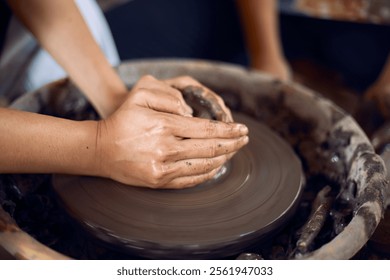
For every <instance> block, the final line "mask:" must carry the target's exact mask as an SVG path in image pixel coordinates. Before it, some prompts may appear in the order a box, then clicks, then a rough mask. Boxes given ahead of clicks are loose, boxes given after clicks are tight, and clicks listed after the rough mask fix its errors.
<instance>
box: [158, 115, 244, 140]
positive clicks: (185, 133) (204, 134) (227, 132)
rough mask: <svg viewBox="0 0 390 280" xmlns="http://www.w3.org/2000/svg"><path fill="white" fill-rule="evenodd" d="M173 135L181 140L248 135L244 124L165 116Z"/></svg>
mask: <svg viewBox="0 0 390 280" xmlns="http://www.w3.org/2000/svg"><path fill="white" fill-rule="evenodd" d="M166 117H167V120H166V121H167V125H169V127H170V129H171V132H172V134H173V135H175V136H177V137H182V138H198V139H206V138H237V137H241V136H245V135H247V134H248V128H247V127H246V126H245V125H244V124H239V123H226V122H220V121H214V120H208V119H201V118H186V117H181V116H166Z"/></svg>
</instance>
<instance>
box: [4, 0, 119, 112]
mask: <svg viewBox="0 0 390 280" xmlns="http://www.w3.org/2000/svg"><path fill="white" fill-rule="evenodd" d="M9 4H10V6H11V7H12V9H13V10H14V12H15V13H16V14H17V16H18V17H19V18H20V19H21V20H22V21H23V22H24V24H25V25H26V26H27V27H28V28H29V29H30V30H31V32H32V33H33V34H34V35H35V36H36V38H37V39H38V40H39V42H40V43H41V44H42V46H43V47H44V48H45V49H47V50H48V51H49V52H50V53H51V55H52V56H53V57H54V58H55V59H56V60H57V62H58V63H59V64H60V65H61V66H62V67H63V68H64V69H65V71H66V72H67V73H68V74H69V76H70V77H71V79H72V80H73V81H74V82H75V83H76V84H77V85H78V86H79V87H80V88H81V90H82V91H83V92H84V93H85V94H86V95H87V97H88V98H89V99H90V101H91V103H92V104H93V105H94V107H95V108H96V109H97V111H98V112H99V113H100V114H101V115H102V116H103V117H107V116H108V115H110V114H111V113H112V112H113V111H114V110H115V109H116V108H117V107H118V106H119V105H120V104H121V103H122V101H123V100H124V97H125V95H126V94H127V90H126V87H125V85H124V84H123V82H122V81H121V79H120V78H119V76H118V75H117V74H116V72H115V71H114V70H113V69H112V67H111V65H110V64H109V63H108V61H107V59H106V58H105V57H104V55H103V53H102V51H101V50H100V48H99V46H98V45H97V43H96V42H95V40H94V39H93V37H92V35H91V33H90V32H89V30H88V27H87V25H86V24H85V22H84V20H83V18H82V16H81V15H80V12H79V10H78V8H77V7H76V5H75V3H74V1H71V0H57V1H52V0H29V1H24V0H13V1H9ZM31 15H34V16H31Z"/></svg>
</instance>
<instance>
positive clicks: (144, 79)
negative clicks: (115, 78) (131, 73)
mask: <svg viewBox="0 0 390 280" xmlns="http://www.w3.org/2000/svg"><path fill="white" fill-rule="evenodd" d="M155 80H156V78H155V77H153V76H152V75H150V74H147V75H144V76H142V77H141V79H140V81H155Z"/></svg>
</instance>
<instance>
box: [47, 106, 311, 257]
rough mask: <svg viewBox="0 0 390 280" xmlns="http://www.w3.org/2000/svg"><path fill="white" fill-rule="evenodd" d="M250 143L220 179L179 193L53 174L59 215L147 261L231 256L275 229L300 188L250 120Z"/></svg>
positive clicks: (279, 145) (283, 155) (291, 166)
mask: <svg viewBox="0 0 390 280" xmlns="http://www.w3.org/2000/svg"><path fill="white" fill-rule="evenodd" d="M234 119H235V120H236V121H238V122H242V123H244V124H246V125H247V126H248V127H249V130H250V139H251V141H250V143H249V144H248V145H247V146H246V147H244V148H243V149H242V150H240V151H239V152H238V153H237V154H236V155H235V156H234V157H233V158H232V160H231V161H230V162H229V163H228V164H227V171H226V173H225V174H224V175H222V176H221V177H219V178H217V179H214V180H211V181H208V182H206V183H203V184H201V185H198V186H196V187H194V188H190V189H186V190H148V189H144V188H136V187H131V186H125V185H122V184H120V183H117V182H114V181H111V180H106V179H101V178H91V177H75V176H60V175H57V176H55V177H54V179H53V185H54V189H55V190H56V191H57V193H58V194H59V196H60V198H61V200H62V201H63V203H64V205H65V207H66V209H68V210H69V212H70V213H71V215H72V216H73V217H74V218H75V219H76V220H78V221H79V222H81V223H82V224H83V226H84V227H85V228H86V229H87V230H88V231H90V232H91V233H92V234H93V235H94V236H97V237H98V238H100V239H102V240H104V241H106V242H108V243H110V244H113V245H116V247H117V249H119V250H122V251H128V252H131V253H133V254H136V255H140V256H143V257H150V258H209V257H225V256H231V255H234V254H238V253H240V252H242V250H243V249H244V248H247V247H249V246H251V245H253V244H254V243H258V242H260V241H261V240H262V239H263V238H264V237H266V236H267V235H268V234H269V233H271V232H273V231H274V230H275V229H278V228H279V227H280V226H281V225H282V224H283V223H285V222H286V221H287V220H288V218H290V217H291V216H292V214H293V210H295V209H296V206H297V202H298V198H299V195H300V193H301V191H302V188H303V177H302V170H301V165H300V161H299V159H298V158H297V156H296V155H295V154H294V152H293V151H292V149H291V148H290V147H289V145H288V144H287V143H285V142H284V141H283V140H282V139H281V138H280V137H278V136H277V135H276V134H274V133H273V132H272V131H271V130H269V129H268V128H267V127H265V126H264V125H262V124H260V123H258V122H256V121H254V120H253V119H251V118H249V117H247V116H245V115H242V114H238V113H237V114H234Z"/></svg>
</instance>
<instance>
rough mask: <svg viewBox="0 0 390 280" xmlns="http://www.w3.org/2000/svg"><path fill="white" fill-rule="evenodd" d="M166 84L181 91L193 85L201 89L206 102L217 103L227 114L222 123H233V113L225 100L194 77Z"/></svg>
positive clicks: (180, 78) (179, 78) (184, 77)
mask: <svg viewBox="0 0 390 280" xmlns="http://www.w3.org/2000/svg"><path fill="white" fill-rule="evenodd" d="M165 82H166V83H168V84H169V85H171V86H173V87H175V88H178V89H180V90H184V89H185V87H187V86H191V85H192V86H197V87H201V88H202V89H203V90H204V93H203V97H204V98H205V99H206V100H209V101H210V102H211V104H214V103H217V104H218V105H219V106H220V107H221V109H222V110H223V111H224V113H225V114H224V115H223V118H222V121H224V122H233V117H232V113H231V111H230V110H229V108H227V107H226V105H225V102H224V101H223V99H222V98H221V97H220V96H219V95H218V94H216V93H215V92H213V91H212V90H210V89H209V88H207V87H205V86H204V85H202V84H201V83H199V82H198V81H197V80H195V79H193V78H192V77H189V76H180V77H176V78H172V79H168V80H165Z"/></svg>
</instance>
